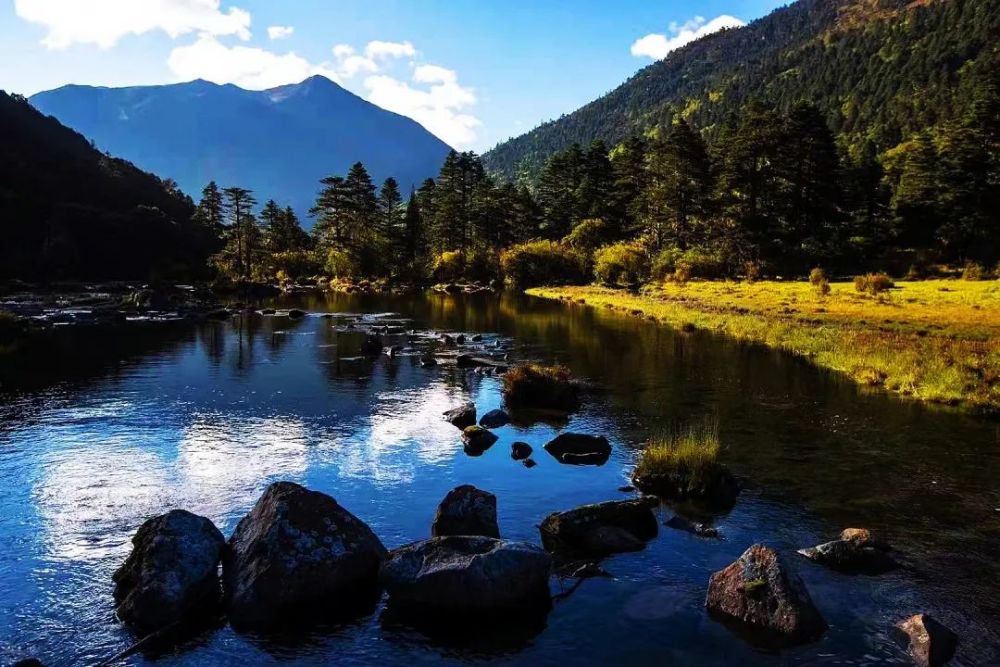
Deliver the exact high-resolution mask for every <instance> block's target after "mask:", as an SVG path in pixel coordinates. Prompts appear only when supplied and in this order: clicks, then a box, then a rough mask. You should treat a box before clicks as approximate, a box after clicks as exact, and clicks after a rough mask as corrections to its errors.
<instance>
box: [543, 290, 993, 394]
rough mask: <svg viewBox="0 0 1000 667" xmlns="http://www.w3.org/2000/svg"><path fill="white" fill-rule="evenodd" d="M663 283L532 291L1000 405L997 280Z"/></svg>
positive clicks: (864, 376) (904, 385)
mask: <svg viewBox="0 0 1000 667" xmlns="http://www.w3.org/2000/svg"><path fill="white" fill-rule="evenodd" d="M830 288H831V289H830V292H829V294H826V295H823V294H821V293H819V292H818V291H817V290H816V289H815V288H814V287H813V286H812V285H811V284H809V283H808V282H805V281H803V282H774V281H764V282H754V283H737V282H730V281H718V282H689V283H687V284H686V285H678V284H675V283H665V284H663V285H657V286H653V287H648V288H646V289H645V290H644V292H643V293H642V294H629V293H627V292H624V291H620V290H612V289H606V288H601V287H562V288H537V289H532V290H528V293H529V294H534V295H536V296H543V297H548V298H553V299H563V300H567V301H571V302H575V303H586V304H589V305H592V306H597V307H603V308H609V309H613V310H615V311H619V312H625V313H629V314H634V315H638V316H642V317H646V318H650V319H654V320H656V321H658V322H661V323H664V324H667V325H670V326H672V327H675V328H677V329H690V328H692V327H694V328H697V329H708V330H712V331H717V332H719V333H723V334H725V335H727V336H730V337H732V338H734V339H736V340H740V341H747V342H754V343H761V344H764V345H768V346H770V347H774V348H778V349H782V350H787V351H790V352H793V353H795V354H800V355H802V356H805V357H807V358H809V359H810V360H811V361H813V362H814V363H815V364H817V365H819V366H822V367H825V368H830V369H833V370H835V371H838V372H841V373H844V374H845V375H848V376H849V377H851V378H852V379H854V380H855V381H857V382H858V383H859V384H864V385H867V386H878V387H884V388H885V389H888V390H890V391H894V392H898V393H900V394H903V395H906V396H910V397H913V398H916V399H919V400H924V401H931V402H941V403H948V404H962V405H966V406H969V407H972V408H976V409H982V410H986V411H990V412H996V411H1000V281H968V280H927V281H915V282H897V283H896V286H895V287H894V288H892V289H890V290H888V291H887V292H883V293H880V294H878V295H870V294H862V293H859V292H858V291H857V290H855V288H854V284H853V283H852V282H838V283H831V284H830Z"/></svg>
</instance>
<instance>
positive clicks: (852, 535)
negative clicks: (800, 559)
mask: <svg viewBox="0 0 1000 667" xmlns="http://www.w3.org/2000/svg"><path fill="white" fill-rule="evenodd" d="M889 551H890V549H889V547H888V546H887V545H886V544H884V543H882V542H879V541H878V540H876V539H875V538H874V537H872V534H871V532H870V531H869V530H867V529H866V528H847V529H845V530H844V531H843V532H842V533H841V534H840V539H838V540H833V541H831V542H824V543H823V544H818V545H816V546H814V547H809V548H807V549H799V553H800V554H802V555H803V556H805V557H806V558H808V559H809V560H811V561H815V562H817V563H820V564H821V565H826V566H827V567H829V568H831V569H834V570H839V571H841V572H847V573H851V574H882V573H883V572H888V571H890V570H894V569H896V568H897V567H899V563H897V562H896V560H895V559H894V558H893V557H892V556H891V555H890V554H889Z"/></svg>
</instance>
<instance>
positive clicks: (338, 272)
mask: <svg viewBox="0 0 1000 667" xmlns="http://www.w3.org/2000/svg"><path fill="white" fill-rule="evenodd" d="M323 271H324V272H325V273H326V274H327V275H329V276H332V277H333V278H354V277H357V276H358V275H359V273H360V267H359V266H358V265H357V264H356V263H355V261H354V258H353V257H352V256H351V253H350V252H348V251H347V250H343V249H339V248H330V249H329V250H327V252H326V261H325V262H324V264H323Z"/></svg>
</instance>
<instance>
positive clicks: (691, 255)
mask: <svg viewBox="0 0 1000 667" xmlns="http://www.w3.org/2000/svg"><path fill="white" fill-rule="evenodd" d="M677 266H678V267H683V268H684V269H685V270H686V271H687V274H688V275H689V276H692V277H694V278H721V277H723V276H725V275H726V273H727V270H728V266H727V262H726V259H725V258H724V257H723V256H722V253H721V252H719V251H713V250H710V249H708V248H691V249H690V250H687V251H686V252H684V254H682V255H681V256H680V258H679V259H678V260H677Z"/></svg>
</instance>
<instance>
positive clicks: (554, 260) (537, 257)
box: [500, 241, 587, 287]
mask: <svg viewBox="0 0 1000 667" xmlns="http://www.w3.org/2000/svg"><path fill="white" fill-rule="evenodd" d="M500 269H501V270H502V271H503V274H504V275H505V276H506V277H507V279H508V280H509V281H510V282H511V283H513V284H515V285H518V286H521V287H530V286H532V285H565V284H567V283H581V282H585V281H586V275H587V259H586V258H585V257H584V256H583V255H582V254H581V253H580V252H578V251H576V250H574V249H573V248H570V247H569V246H565V245H562V244H560V243H556V242H554V241H529V242H527V243H519V244H517V245H514V246H511V247H510V248H508V249H507V250H505V251H504V252H503V253H502V254H501V255H500Z"/></svg>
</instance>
